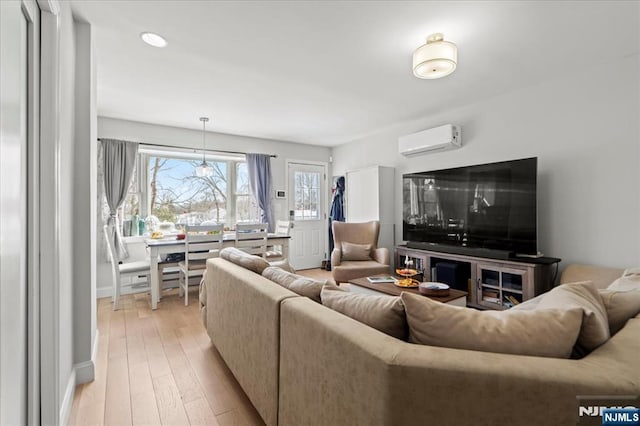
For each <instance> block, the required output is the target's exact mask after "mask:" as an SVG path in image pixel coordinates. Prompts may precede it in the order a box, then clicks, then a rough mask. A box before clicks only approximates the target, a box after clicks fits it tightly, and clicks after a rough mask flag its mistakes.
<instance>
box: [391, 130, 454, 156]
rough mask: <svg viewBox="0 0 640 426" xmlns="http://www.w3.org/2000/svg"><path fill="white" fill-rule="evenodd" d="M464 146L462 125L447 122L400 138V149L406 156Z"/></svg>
mask: <svg viewBox="0 0 640 426" xmlns="http://www.w3.org/2000/svg"><path fill="white" fill-rule="evenodd" d="M460 147H462V133H461V130H460V126H454V125H453V124H445V125H444V126H440V127H434V128H433V129H427V130H423V131H421V132H418V133H413V134H411V135H406V136H401V137H399V138H398V150H399V151H400V154H402V155H404V156H406V157H412V156H414V155H420V154H428V153H431V152H440V151H447V150H450V149H456V148H460Z"/></svg>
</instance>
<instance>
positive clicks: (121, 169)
mask: <svg viewBox="0 0 640 426" xmlns="http://www.w3.org/2000/svg"><path fill="white" fill-rule="evenodd" d="M100 142H102V148H103V157H102V165H103V169H102V170H103V173H104V195H105V197H106V199H107V204H108V205H109V220H108V221H107V224H108V225H110V226H113V227H114V228H115V232H114V241H113V243H114V247H115V248H116V252H117V253H118V256H119V258H120V260H122V259H126V258H127V257H129V253H128V252H127V248H126V246H125V244H124V243H123V241H122V235H121V233H120V225H119V223H118V218H117V211H118V208H119V207H120V206H121V205H122V203H123V202H124V200H125V198H126V197H127V192H128V190H129V185H130V184H131V178H132V176H133V169H134V167H135V164H136V155H137V154H138V144H137V143H135V142H128V141H121V140H116V139H101V140H100Z"/></svg>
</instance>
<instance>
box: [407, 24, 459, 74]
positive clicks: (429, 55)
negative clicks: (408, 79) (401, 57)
mask: <svg viewBox="0 0 640 426" xmlns="http://www.w3.org/2000/svg"><path fill="white" fill-rule="evenodd" d="M457 63H458V48H457V46H456V45H455V44H454V43H452V42H450V41H444V36H443V35H442V34H440V33H435V34H431V35H430V36H429V37H427V43H426V44H424V45H422V46H420V47H418V48H417V49H416V51H415V52H413V75H415V76H416V77H418V78H426V79H434V78H440V77H444V76H447V75H449V74H451V73H452V72H453V71H455V69H456V65H457Z"/></svg>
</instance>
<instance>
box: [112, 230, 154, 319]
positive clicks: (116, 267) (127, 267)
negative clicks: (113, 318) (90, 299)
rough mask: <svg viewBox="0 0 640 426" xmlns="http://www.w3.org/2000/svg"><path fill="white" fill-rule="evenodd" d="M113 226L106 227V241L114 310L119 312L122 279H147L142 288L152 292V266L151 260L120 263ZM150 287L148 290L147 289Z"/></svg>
mask: <svg viewBox="0 0 640 426" xmlns="http://www.w3.org/2000/svg"><path fill="white" fill-rule="evenodd" d="M114 231H115V230H114V228H113V226H109V225H105V226H104V239H105V240H106V241H107V248H108V251H109V260H110V261H111V275H112V279H113V296H112V302H113V310H114V311H115V310H117V309H119V308H120V293H121V292H122V278H123V277H136V278H139V277H145V278H146V281H147V286H146V287H144V288H142V290H150V289H151V286H150V279H149V275H150V274H151V266H150V264H149V259H145V260H139V261H135V262H127V263H120V262H119V258H118V254H117V253H116V249H115V247H114V245H113V235H114ZM147 287H148V288H147Z"/></svg>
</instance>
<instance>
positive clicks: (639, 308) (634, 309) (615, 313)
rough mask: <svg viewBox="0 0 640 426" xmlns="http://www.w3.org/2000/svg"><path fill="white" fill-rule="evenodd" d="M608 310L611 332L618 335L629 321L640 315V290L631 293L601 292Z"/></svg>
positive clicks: (630, 291)
mask: <svg viewBox="0 0 640 426" xmlns="http://www.w3.org/2000/svg"><path fill="white" fill-rule="evenodd" d="M600 296H601V297H602V301H603V303H604V306H605V308H606V310H607V318H608V319H609V331H610V332H611V335H614V334H616V333H617V332H618V331H620V329H622V327H624V325H625V324H626V323H627V321H628V320H629V319H631V318H633V317H635V316H636V315H638V314H640V288H638V289H637V290H629V291H615V290H600Z"/></svg>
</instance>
